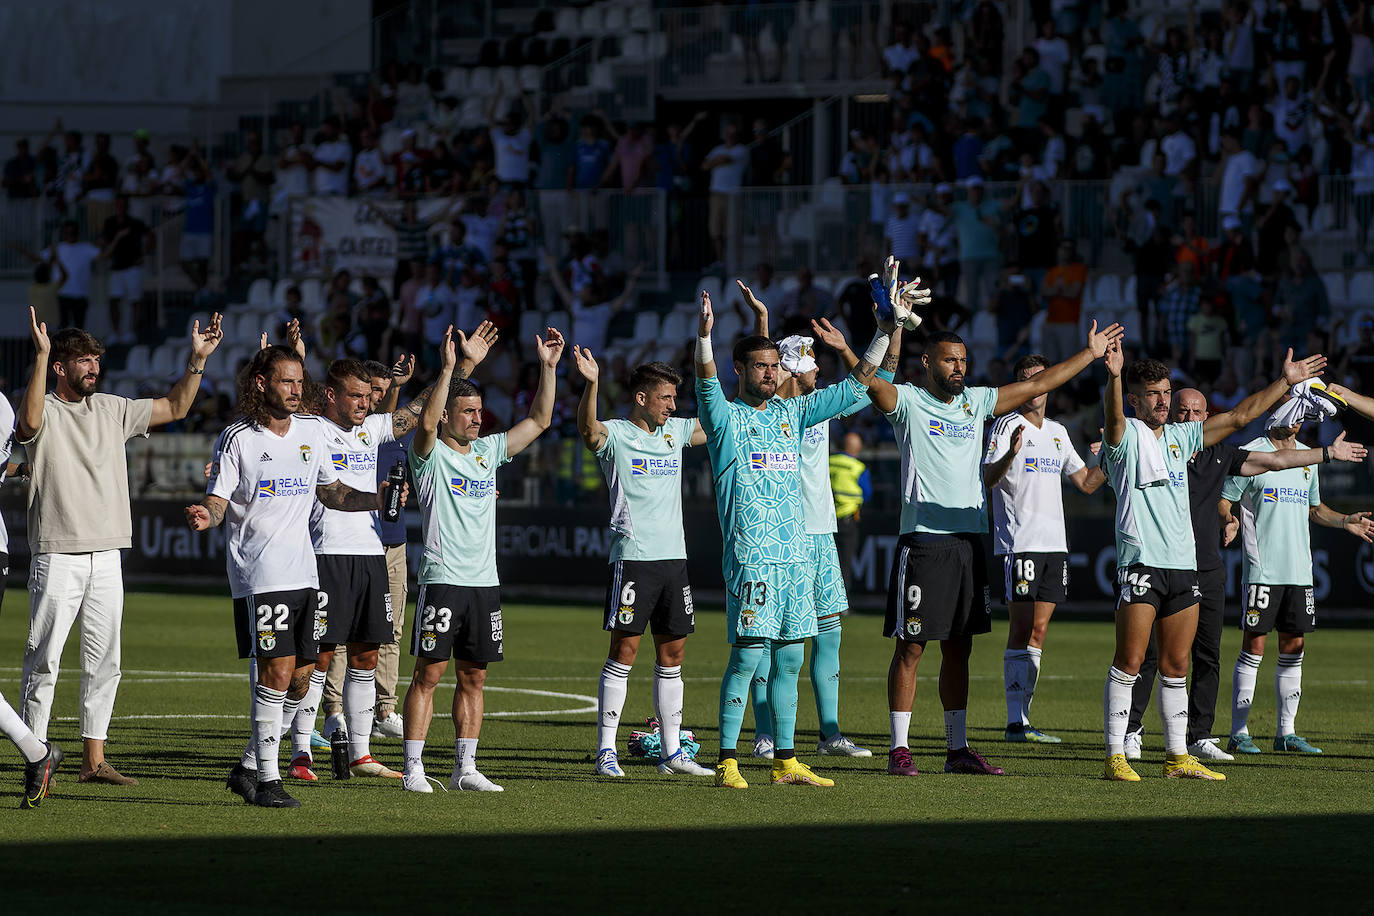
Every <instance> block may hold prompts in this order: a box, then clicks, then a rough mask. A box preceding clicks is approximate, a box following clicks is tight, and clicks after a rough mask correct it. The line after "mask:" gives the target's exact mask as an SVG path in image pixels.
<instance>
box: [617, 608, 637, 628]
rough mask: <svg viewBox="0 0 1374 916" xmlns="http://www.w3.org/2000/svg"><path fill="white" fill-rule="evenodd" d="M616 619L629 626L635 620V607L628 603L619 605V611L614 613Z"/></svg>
mask: <svg viewBox="0 0 1374 916" xmlns="http://www.w3.org/2000/svg"><path fill="white" fill-rule="evenodd" d="M616 619H617V620H619V621H620V622H621V623H623V624H625V625H626V626H629V625H630V624H632V623H634V622H635V609H634V608H632V607H630V606H629V605H628V604H622V605H621V606H620V613H618V614H616Z"/></svg>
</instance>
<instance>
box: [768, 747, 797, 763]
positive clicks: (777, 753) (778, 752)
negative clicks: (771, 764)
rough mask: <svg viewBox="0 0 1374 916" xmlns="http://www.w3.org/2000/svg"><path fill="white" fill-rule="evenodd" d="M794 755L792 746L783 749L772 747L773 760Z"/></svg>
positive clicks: (789, 757) (788, 758)
mask: <svg viewBox="0 0 1374 916" xmlns="http://www.w3.org/2000/svg"><path fill="white" fill-rule="evenodd" d="M795 756H797V752H796V750H795V749H794V748H790V747H789V748H786V749H784V748H780V747H777V748H774V749H773V759H774V760H791V759H792V758H793V757H795Z"/></svg>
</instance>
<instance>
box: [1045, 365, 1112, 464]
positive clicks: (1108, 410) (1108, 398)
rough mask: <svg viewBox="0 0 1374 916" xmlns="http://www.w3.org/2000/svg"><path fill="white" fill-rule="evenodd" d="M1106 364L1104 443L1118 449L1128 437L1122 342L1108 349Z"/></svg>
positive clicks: (1103, 407) (1103, 410)
mask: <svg viewBox="0 0 1374 916" xmlns="http://www.w3.org/2000/svg"><path fill="white" fill-rule="evenodd" d="M1105 362H1106V365H1107V388H1106V390H1105V391H1104V392H1103V394H1102V413H1103V415H1104V418H1105V420H1106V423H1105V424H1104V425H1103V427H1102V441H1103V442H1105V443H1107V444H1108V445H1110V446H1111V447H1112V448H1116V447H1117V446H1118V445H1120V444H1121V440H1122V439H1123V438H1124V437H1125V435H1126V409H1125V400H1124V399H1123V398H1122V396H1121V368H1122V366H1123V365H1125V362H1126V356H1125V354H1123V353H1122V352H1121V341H1119V340H1118V341H1116V342H1115V343H1113V344H1112V345H1111V346H1110V347H1109V348H1108V349H1107V355H1106V358H1105ZM1039 374H1040V375H1044V374H1045V373H1043V372H1041V373H1039Z"/></svg>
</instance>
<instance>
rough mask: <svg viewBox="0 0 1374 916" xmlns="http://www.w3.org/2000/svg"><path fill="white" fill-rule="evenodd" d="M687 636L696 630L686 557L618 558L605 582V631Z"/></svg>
mask: <svg viewBox="0 0 1374 916" xmlns="http://www.w3.org/2000/svg"><path fill="white" fill-rule="evenodd" d="M650 624H652V625H653V628H654V633H656V634H658V635H660V636H686V635H687V634H688V633H691V632H693V631H694V630H695V629H696V618H695V617H694V616H693V611H692V586H691V585H690V584H689V583H688V582H687V561H686V560H617V561H615V562H614V563H612V564H611V577H610V581H609V582H608V583H607V585H606V620H605V622H604V624H603V625H602V629H604V630H619V631H620V632H622V633H634V634H635V635H636V636H642V635H644V630H645V628H646V627H648V626H649V625H650Z"/></svg>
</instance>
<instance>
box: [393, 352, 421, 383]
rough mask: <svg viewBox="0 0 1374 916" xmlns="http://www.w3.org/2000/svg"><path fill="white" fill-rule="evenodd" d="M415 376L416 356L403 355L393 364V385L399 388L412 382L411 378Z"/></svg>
mask: <svg viewBox="0 0 1374 916" xmlns="http://www.w3.org/2000/svg"><path fill="white" fill-rule="evenodd" d="M414 374H415V354H414V353H402V354H401V355H400V356H398V357H396V362H394V363H392V364H391V384H392V385H395V386H396V387H397V388H399V387H401V386H402V385H404V384H405V383H406V382H408V381H410V377H411V376H412V375H414Z"/></svg>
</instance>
